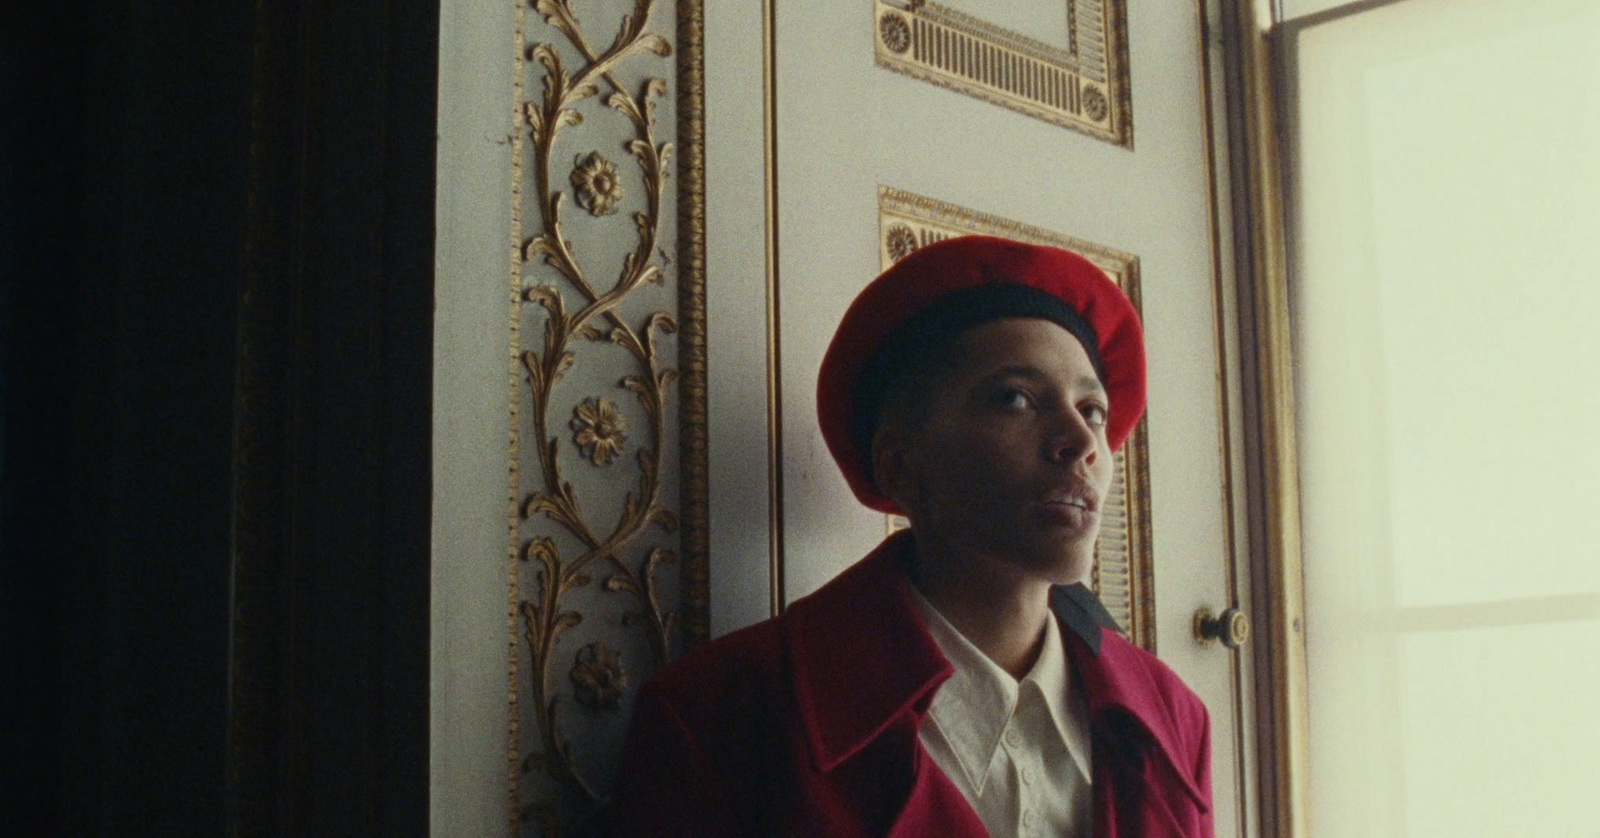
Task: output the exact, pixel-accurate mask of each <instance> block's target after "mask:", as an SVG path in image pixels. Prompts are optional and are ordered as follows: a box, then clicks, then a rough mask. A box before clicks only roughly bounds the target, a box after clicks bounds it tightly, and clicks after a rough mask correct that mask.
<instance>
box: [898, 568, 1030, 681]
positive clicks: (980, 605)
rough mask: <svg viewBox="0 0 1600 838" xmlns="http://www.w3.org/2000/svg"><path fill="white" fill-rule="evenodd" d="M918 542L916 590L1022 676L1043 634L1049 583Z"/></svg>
mask: <svg viewBox="0 0 1600 838" xmlns="http://www.w3.org/2000/svg"><path fill="white" fill-rule="evenodd" d="M918 548H919V549H918V554H919V555H918V561H917V563H916V565H915V568H914V570H913V572H912V575H911V578H912V582H913V584H915V585H916V586H917V590H919V591H921V592H922V595H923V596H924V597H925V598H927V600H928V602H929V603H930V604H932V605H933V607H934V608H937V609H939V613H940V614H943V615H944V618H945V619H946V620H949V621H950V625H952V626H954V627H955V628H956V630H957V631H959V632H961V635H962V636H963V637H965V638H967V640H969V641H971V643H972V645H974V646H976V647H978V649H979V650H980V651H982V652H983V653H984V654H985V655H987V656H988V658H989V659H990V660H992V661H994V662H995V664H997V665H998V666H999V667H1000V668H1001V669H1004V670H1005V671H1006V672H1008V673H1010V675H1011V677H1013V678H1016V679H1018V680H1021V679H1022V678H1023V676H1025V675H1027V674H1028V672H1029V670H1031V669H1032V668H1033V664H1034V661H1036V660H1037V659H1038V657H1039V649H1040V647H1041V645H1042V642H1043V640H1044V626H1045V621H1046V615H1047V613H1048V611H1049V608H1050V585H1049V583H1046V582H1040V581H1038V580H1019V579H1014V578H1006V577H1005V576H1003V574H999V573H994V572H992V570H991V568H990V567H989V565H988V563H984V562H981V561H972V560H966V559H963V558H959V557H954V556H947V555H937V554H935V555H928V554H927V553H926V552H924V551H923V550H922V549H921V545H918Z"/></svg>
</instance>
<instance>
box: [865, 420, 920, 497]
mask: <svg viewBox="0 0 1600 838" xmlns="http://www.w3.org/2000/svg"><path fill="white" fill-rule="evenodd" d="M913 441H914V440H913V434H912V433H911V432H910V431H908V430H907V429H906V428H904V427H902V426H901V425H900V423H898V422H885V423H883V424H882V425H879V426H878V430H877V432H876V433H874V434H873V435H872V482H873V483H874V484H876V485H877V487H878V491H880V492H882V493H884V494H885V495H888V496H889V497H890V499H892V500H893V501H894V502H895V503H896V504H898V505H899V506H900V508H901V509H902V510H909V509H910V508H911V507H912V500H913V499H914V497H915V495H916V490H917V485H918V482H919V481H918V480H917V477H916V461H915V457H914V455H915V448H914V446H913V445H912V443H913Z"/></svg>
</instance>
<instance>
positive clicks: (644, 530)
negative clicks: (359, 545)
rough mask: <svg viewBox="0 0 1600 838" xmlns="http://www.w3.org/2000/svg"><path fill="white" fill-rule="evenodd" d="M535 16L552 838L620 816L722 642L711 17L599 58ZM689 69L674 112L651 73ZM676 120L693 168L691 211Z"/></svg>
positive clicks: (531, 441) (519, 329)
mask: <svg viewBox="0 0 1600 838" xmlns="http://www.w3.org/2000/svg"><path fill="white" fill-rule="evenodd" d="M528 7H531V8H532V9H533V10H534V11H535V12H536V13H537V15H538V16H539V18H540V19H542V21H543V24H544V25H543V26H541V27H540V28H539V30H538V39H535V40H534V42H533V43H531V45H530V43H529V40H530V39H529V37H528V34H527V26H528V22H527V14H526V11H527V10H526V8H524V7H521V6H520V5H519V13H518V22H517V31H516V54H517V84H516V100H517V118H518V121H519V131H518V133H517V134H516V135H515V138H514V140H513V155H512V157H513V182H512V219H513V221H512V228H513V229H512V236H513V244H514V255H513V258H512V265H511V293H512V295H513V296H512V300H513V307H512V308H513V312H512V318H511V323H510V360H511V402H510V410H509V415H510V435H509V447H508V459H509V474H510V480H509V498H508V500H509V504H508V506H509V511H508V521H507V526H508V531H509V539H508V553H509V565H510V566H509V571H508V577H509V602H508V606H509V614H508V629H509V635H510V636H509V643H510V646H511V649H512V658H511V662H510V666H509V670H508V687H509V697H508V725H509V731H508V732H509V753H508V757H509V761H510V783H509V789H508V795H509V798H508V807H509V809H510V812H509V815H510V819H511V826H512V831H513V833H515V834H525V833H532V834H542V835H555V834H559V833H570V832H579V833H582V832H584V831H585V830H587V829H589V828H590V827H591V826H592V825H593V824H594V823H595V820H596V818H597V816H598V815H599V813H600V811H601V810H602V809H603V806H604V804H605V802H606V799H607V797H608V791H607V789H606V788H605V786H606V780H605V778H606V777H607V776H608V775H609V774H610V765H611V763H612V762H613V758H614V755H615V750H616V746H617V745H619V744H620V741H621V736H622V733H623V731H624V729H625V727H626V723H627V719H628V709H629V707H630V706H631V702H630V698H631V695H632V691H633V690H634V689H637V687H638V685H639V684H640V683H642V682H643V681H644V680H645V677H646V676H647V675H648V674H649V673H650V672H651V671H653V670H654V669H656V668H658V667H660V666H662V665H663V664H665V663H666V662H667V660H669V659H670V658H671V657H672V655H673V654H674V652H675V651H676V650H678V649H681V648H683V647H684V646H686V645H693V644H696V643H699V642H703V641H704V640H705V639H706V635H707V633H708V619H707V614H706V611H707V600H708V596H709V584H708V579H707V572H706V543H707V540H708V539H707V525H708V522H707V520H706V518H707V503H706V495H707V486H706V481H707V471H708V469H707V464H706V439H705V436H706V418H705V374H706V368H705V288H704V280H705V272H704V217H705V212H704V184H703V173H704V157H703V150H702V149H703V132H704V120H703V113H704V102H703V97H704V94H703V91H704V87H703V83H702V75H701V74H702V49H701V47H702V41H701V38H702V33H703V23H702V20H703V18H702V16H701V7H700V0H682V2H680V3H679V4H678V7H677V13H678V17H677V33H676V34H677V41H678V43H679V49H676V50H675V49H674V46H673V44H672V43H671V42H669V41H668V40H667V38H665V37H663V36H662V35H661V34H658V32H657V31H656V30H657V29H662V28H664V27H663V25H662V23H661V20H660V18H661V17H662V15H660V14H659V13H658V11H659V7H658V4H657V3H655V2H654V0H633V3H632V9H631V11H629V12H628V13H627V14H625V15H620V16H619V17H618V18H615V19H612V20H610V21H606V23H607V24H609V25H608V26H606V27H604V28H606V29H607V31H605V32H604V37H603V38H595V39H593V40H591V38H592V37H593V35H594V33H595V31H596V29H598V28H600V27H601V21H602V20H603V19H600V20H596V19H593V18H592V19H590V20H589V21H588V22H587V23H588V27H587V28H586V26H585V24H584V23H580V21H579V19H578V16H577V15H576V13H575V12H574V10H573V8H572V5H571V3H570V0H529V2H528ZM670 11H671V10H670V9H669V10H668V14H670ZM653 13H656V14H655V17H656V19H654V20H653V19H652V15H653ZM594 18H599V15H594ZM603 44H609V46H603V47H602V46H601V45H603ZM684 47H687V50H686V51H685V50H684V49H683V48H684ZM674 53H677V63H676V66H675V68H674V67H673V66H670V65H669V66H667V67H662V66H661V62H662V61H663V60H664V59H667V58H668V57H670V56H672V55H674ZM673 69H675V70H676V73H675V76H676V78H675V82H676V84H677V85H678V94H677V96H676V97H675V98H669V96H668V94H669V89H670V86H671V84H672V82H669V81H668V80H667V79H665V78H661V77H657V76H655V75H652V74H653V73H663V71H669V72H670V71H671V70H673ZM530 70H531V71H533V72H534V73H535V74H537V76H538V77H539V80H540V85H539V93H538V94H537V95H528V93H527V87H526V85H525V79H524V76H525V74H526V73H528V71H530ZM658 110H663V111H666V112H668V113H670V114H671V116H672V120H671V123H672V124H674V125H675V127H676V128H677V131H676V133H677V137H678V139H679V142H680V143H681V144H682V147H683V148H684V149H685V151H686V153H687V154H688V155H689V157H688V159H686V160H684V161H683V162H682V163H681V164H680V165H679V169H678V171H679V175H680V178H681V181H682V185H681V186H680V187H679V193H678V195H677V201H676V202H675V203H668V200H667V199H668V198H669V195H668V191H667V184H668V179H669V172H670V169H671V166H672V165H673V163H674V156H675V148H674V144H673V143H671V142H664V141H663V140H662V139H661V137H660V136H659V131H658V126H657V111H658ZM568 160H570V161H571V163H570V164H568V163H566V162H565V161H568ZM625 161H626V162H625ZM630 162H631V165H628V163H630ZM530 204H531V207H530ZM573 205H576V206H577V208H578V211H576V212H574V211H572V210H571V207H572V206H573ZM525 226H526V230H525ZM674 230H676V231H677V234H678V247H677V258H676V259H675V258H673V256H671V255H669V254H668V253H667V252H666V249H665V248H664V247H663V246H662V245H661V242H662V241H663V240H664V239H666V238H667V237H668V236H670V235H671V233H672V231H674ZM607 273H611V278H607V279H605V280H602V279H601V277H602V276H603V275H605V274H607ZM658 286H660V287H658ZM672 308H676V309H677V310H676V311H675V312H674V311H671V310H668V309H672ZM535 325H537V326H539V327H540V333H539V337H538V338H537V339H533V333H532V332H531V331H530V330H527V329H525V328H524V327H525V326H535ZM680 327H681V332H680ZM673 334H679V340H678V341H677V342H676V343H673V342H670V341H663V340H661V338H662V337H663V336H666V335H673ZM607 396H609V398H607ZM675 397H676V398H677V400H678V406H677V410H676V411H675V412H674V411H672V410H671V404H670V403H671V402H672V401H673V399H674V398H675ZM669 416H676V418H677V421H676V422H675V423H674V422H669V421H668V419H669ZM525 442H526V444H524V443H525ZM674 472H676V477H677V480H676V481H674V480H673V479H672V478H673V475H674ZM674 486H676V488H677V489H678V490H679V491H678V493H677V495H676V496H674V495H673V492H672V491H671V489H672V488H673V487H674ZM580 499H581V502H580ZM673 507H677V508H679V509H682V510H684V512H683V515H681V516H680V514H678V513H676V512H674V511H673ZM674 537H676V540H674ZM669 568H673V569H675V571H676V572H669Z"/></svg>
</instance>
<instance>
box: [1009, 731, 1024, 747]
mask: <svg viewBox="0 0 1600 838" xmlns="http://www.w3.org/2000/svg"><path fill="white" fill-rule="evenodd" d="M1006 744H1007V745H1010V746H1011V747H1013V748H1020V747H1022V734H1021V733H1018V732H1017V729H1016V728H1014V727H1008V728H1006Z"/></svg>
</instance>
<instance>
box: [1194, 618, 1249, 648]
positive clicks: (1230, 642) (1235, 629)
mask: <svg viewBox="0 0 1600 838" xmlns="http://www.w3.org/2000/svg"><path fill="white" fill-rule="evenodd" d="M1194 636H1195V639H1196V640H1199V641H1200V642H1201V643H1215V642H1218V641H1221V643H1222V645H1224V646H1227V647H1228V648H1229V649H1237V648H1239V647H1240V646H1243V645H1244V644H1245V642H1246V641H1248V640H1249V639H1250V618H1249V617H1247V616H1245V613H1244V612H1243V611H1240V610H1239V609H1237V608H1229V609H1228V610H1226V611H1224V612H1222V613H1221V614H1218V615H1215V616H1213V615H1212V613H1211V609H1209V608H1202V609H1200V610H1199V611H1196V612H1194Z"/></svg>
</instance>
